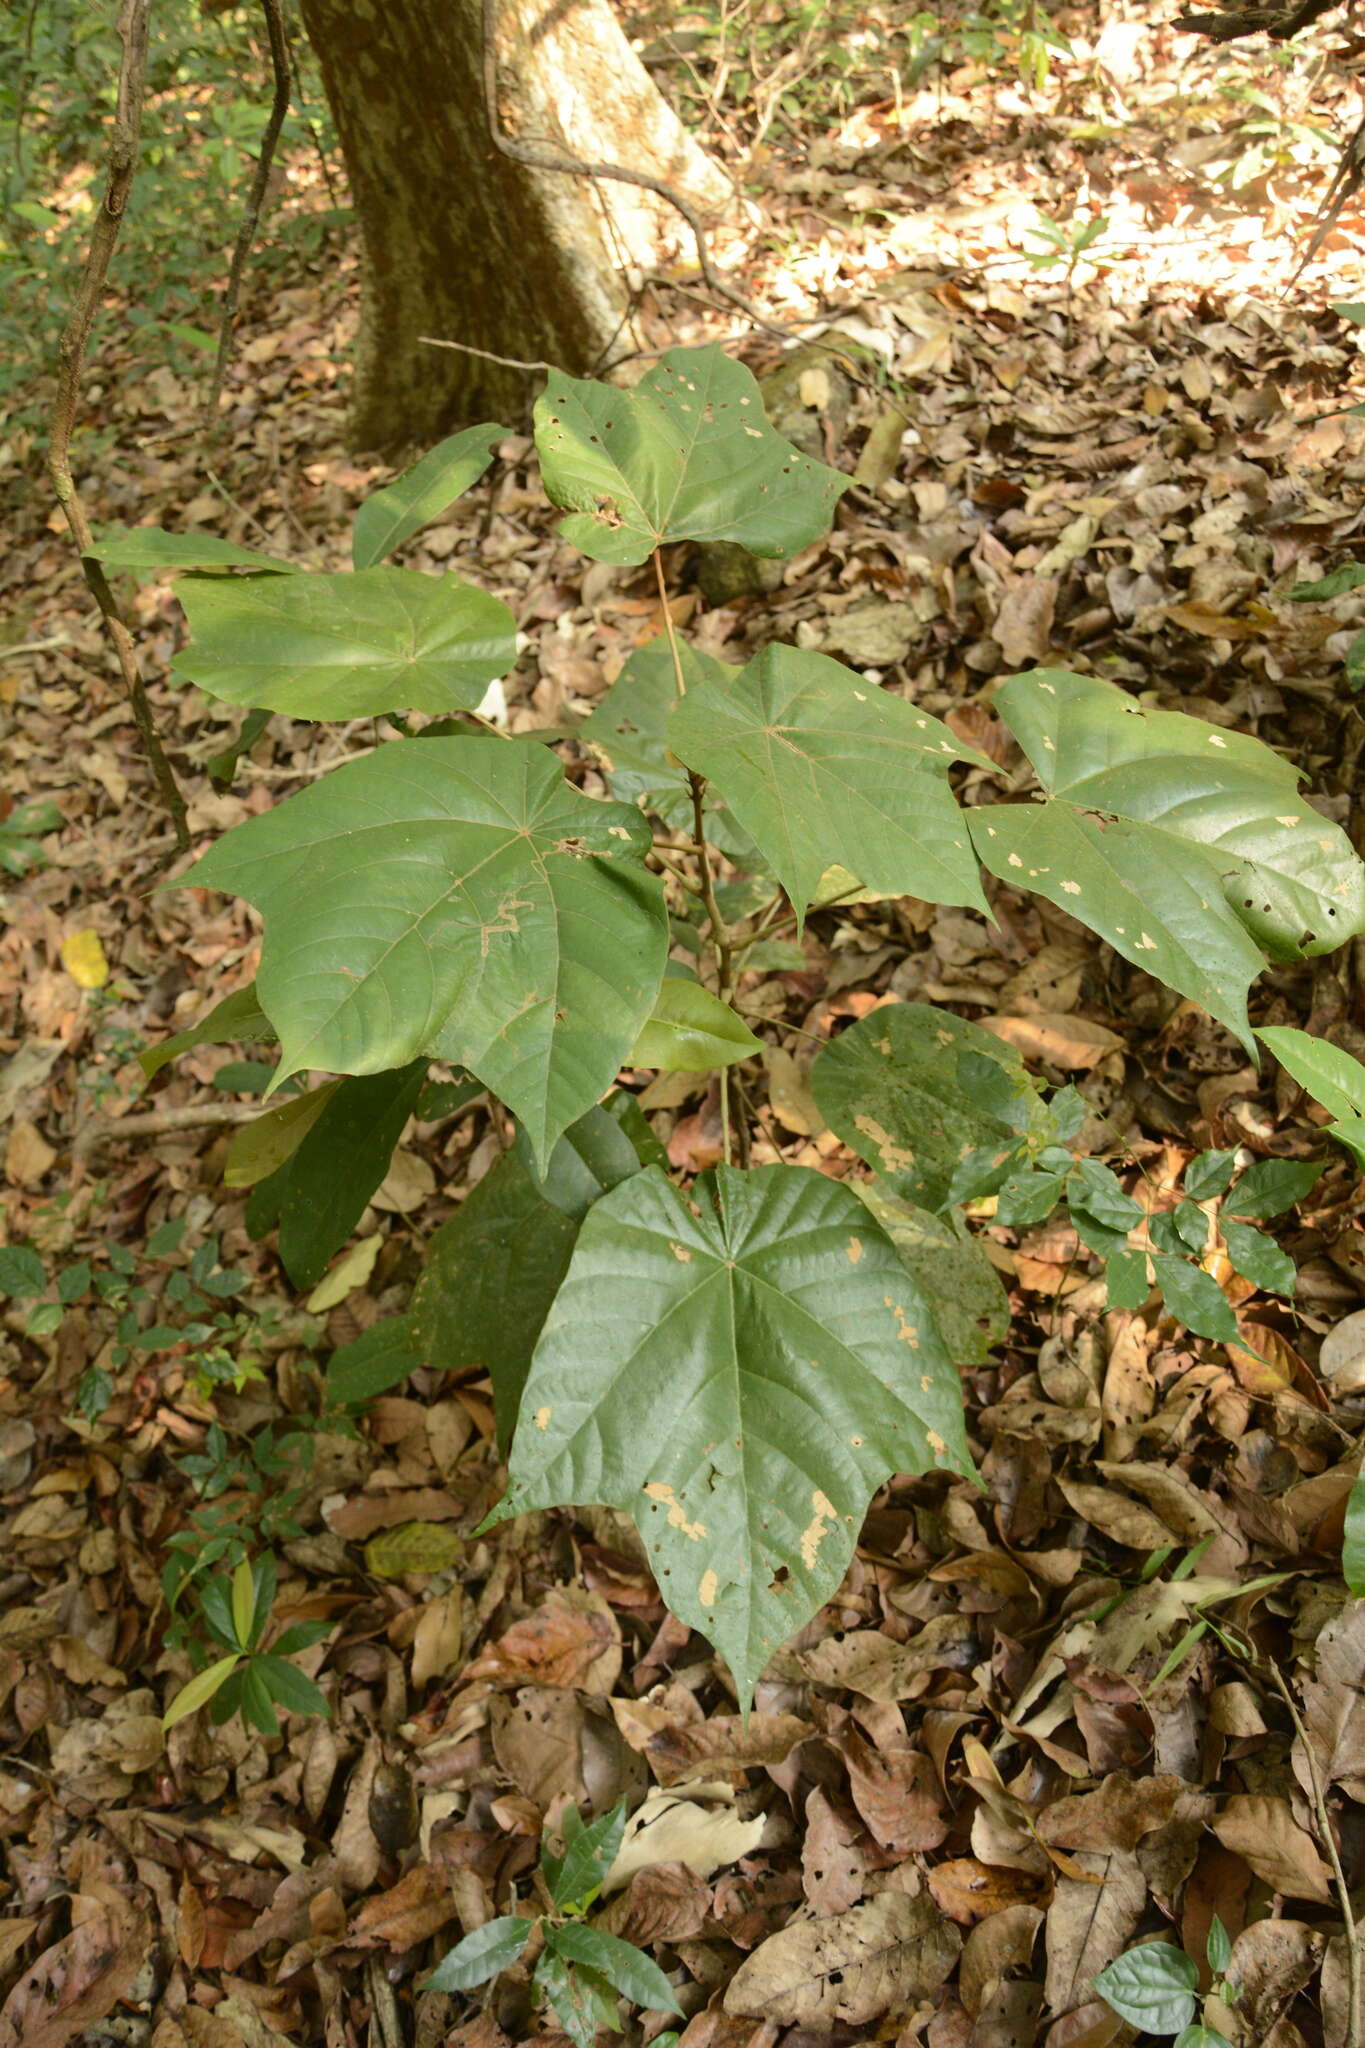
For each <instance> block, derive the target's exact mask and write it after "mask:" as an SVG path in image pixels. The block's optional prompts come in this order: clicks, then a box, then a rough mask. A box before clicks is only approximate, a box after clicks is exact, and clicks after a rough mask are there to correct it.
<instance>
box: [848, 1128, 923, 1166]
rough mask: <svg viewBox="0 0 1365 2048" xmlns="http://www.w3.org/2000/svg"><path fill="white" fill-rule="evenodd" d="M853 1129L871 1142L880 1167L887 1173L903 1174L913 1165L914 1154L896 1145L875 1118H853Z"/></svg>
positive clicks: (888, 1132)
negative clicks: (877, 1153)
mask: <svg viewBox="0 0 1365 2048" xmlns="http://www.w3.org/2000/svg"><path fill="white" fill-rule="evenodd" d="M853 1127H854V1129H855V1130H858V1131H861V1132H862V1134H863V1136H864V1137H865V1138H870V1139H871V1140H872V1142H873V1144H874V1145H875V1146H876V1147H877V1150H878V1152H879V1153H880V1154H881V1161H882V1165H883V1167H884V1168H885V1170H886V1171H887V1173H904V1172H905V1170H906V1168H907V1167H910V1166H913V1165H914V1163H915V1155H914V1153H913V1152H911V1151H909V1150H907V1148H906V1147H905V1146H904V1145H898V1144H897V1143H896V1141H895V1139H894V1138H893V1137H892V1135H891V1133H890V1131H887V1130H883V1128H882V1126H881V1125H880V1124H879V1123H878V1122H877V1120H876V1118H875V1117H871V1116H865V1115H864V1116H855V1117H854V1119H853Z"/></svg>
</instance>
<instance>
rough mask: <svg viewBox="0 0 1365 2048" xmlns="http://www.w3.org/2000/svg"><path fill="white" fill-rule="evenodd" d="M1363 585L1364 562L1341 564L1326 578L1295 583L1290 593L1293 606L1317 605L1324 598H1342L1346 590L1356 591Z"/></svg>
mask: <svg viewBox="0 0 1365 2048" xmlns="http://www.w3.org/2000/svg"><path fill="white" fill-rule="evenodd" d="M1362 583H1365V562H1343V563H1342V565H1341V567H1340V568H1339V569H1333V570H1332V572H1331V574H1330V575H1328V576H1319V577H1318V579H1317V581H1316V582H1314V583H1296V584H1295V585H1294V588H1293V589H1292V590H1291V591H1290V593H1289V596H1290V600H1291V602H1292V603H1294V604H1317V603H1319V602H1321V601H1322V600H1323V599H1325V598H1331V597H1342V596H1344V595H1345V593H1346V592H1347V591H1348V590H1357V589H1359V587H1360V585H1361V584H1362Z"/></svg>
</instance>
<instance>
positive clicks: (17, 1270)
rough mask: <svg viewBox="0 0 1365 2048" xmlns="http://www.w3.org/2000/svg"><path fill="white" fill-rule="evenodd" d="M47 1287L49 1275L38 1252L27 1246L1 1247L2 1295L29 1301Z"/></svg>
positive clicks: (9, 1245) (0, 1274)
mask: <svg viewBox="0 0 1365 2048" xmlns="http://www.w3.org/2000/svg"><path fill="white" fill-rule="evenodd" d="M46 1286H47V1273H46V1270H45V1268H44V1266H43V1262H42V1260H41V1259H40V1258H39V1257H38V1254H37V1252H35V1251H31V1250H30V1249H29V1247H28V1246H27V1245H26V1244H7V1245H0V1295H4V1296H5V1297H6V1298H7V1299H9V1300H12V1301H27V1300H28V1298H29V1296H30V1295H34V1294H41V1293H42V1292H43V1290H44V1288H45V1287H46Z"/></svg>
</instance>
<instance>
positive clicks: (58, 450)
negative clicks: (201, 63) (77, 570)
mask: <svg viewBox="0 0 1365 2048" xmlns="http://www.w3.org/2000/svg"><path fill="white" fill-rule="evenodd" d="M117 33H118V36H119V40H120V41H121V43H122V44H123V59H122V63H121V64H120V67H119V79H118V104H117V107H116V109H115V113H114V123H113V129H112V132H111V134H110V140H109V156H108V174H107V179H106V183H105V189H104V200H103V203H102V205H101V207H100V210H99V212H98V214H97V215H96V217H95V228H94V233H93V234H92V235H91V238H90V250H89V254H88V255H87V257H86V261H85V271H84V274H83V275H82V277H81V280H80V283H79V284H78V285H77V287H76V290H75V292H74V294H73V296H72V300H71V317H70V318H69V320H68V321H67V323H66V332H65V333H64V334H63V336H62V342H61V350H60V366H59V369H58V374H57V396H56V398H55V400H54V402H53V406H52V426H51V433H50V439H49V442H48V453H47V466H48V471H49V474H50V475H51V477H52V484H53V489H54V490H55V492H56V494H57V502H58V504H59V505H60V506H61V508H62V511H63V512H64V513H65V514H66V523H67V525H68V526H69V527H70V529H71V537H72V539H73V540H74V541H75V543H76V547H77V550H78V551H79V553H80V557H81V568H82V569H83V570H84V572H85V580H86V583H87V584H88V585H89V587H90V594H91V596H92V597H93V598H94V600H95V603H96V604H97V605H98V606H99V609H100V614H101V617H102V618H103V620H104V624H105V628H106V630H107V632H108V634H109V638H110V640H111V641H112V642H113V645H114V653H115V655H116V656H117V658H118V665H119V670H120V672H121V674H122V676H123V683H124V688H125V689H126V690H127V692H128V701H129V703H130V704H131V706H132V711H133V723H134V724H135V725H136V727H137V732H138V738H139V739H140V740H141V742H142V751H143V753H144V754H145V756H146V758H147V762H148V765H149V766H150V768H151V771H152V775H153V777H154V778H155V781H156V786H157V789H158V791H159V792H160V795H161V801H162V803H163V804H164V805H165V807H166V811H167V813H168V815H169V817H170V820H171V824H172V825H173V827H174V828H175V843H176V846H177V848H178V849H179V851H180V852H182V853H184V852H186V851H188V848H189V843H190V832H189V825H188V822H187V819H186V813H185V799H184V797H183V796H182V795H181V793H180V785H179V783H178V782H177V781H176V779H175V771H174V769H173V768H172V767H171V764H170V762H169V761H168V760H167V759H166V755H165V752H164V750H163V748H162V745H161V739H160V735H159V734H158V732H157V730H156V726H155V724H154V723H153V720H152V707H151V705H150V703H149V702H148V699H147V685H146V683H145V682H144V681H143V679H142V673H141V671H140V669H139V668H138V664H137V655H136V653H135V652H134V648H133V637H132V634H131V633H130V632H129V631H128V628H127V626H126V625H125V624H124V621H123V616H122V614H121V613H120V611H119V608H118V605H117V604H116V603H115V601H114V594H113V592H112V590H111V589H110V588H109V581H108V578H107V577H106V576H105V573H104V570H103V568H102V567H101V565H100V563H99V562H98V561H97V560H96V559H95V557H94V555H93V554H92V553H91V552H90V551H91V549H92V548H93V547H94V545H95V538H94V535H93V534H92V532H91V530H90V522H89V520H88V519H87V518H86V516H85V507H84V505H83V504H82V503H81V498H80V493H79V492H78V490H77V489H76V481H75V478H74V477H73V475H72V473H71V432H72V428H73V427H74V425H75V422H76V402H77V398H78V396H79V393H80V381H81V370H82V367H83V366H84V363H85V351H86V345H87V343H88V342H89V340H90V330H91V328H92V327H93V325H94V323H95V313H96V310H97V309H98V306H99V302H100V295H101V293H102V292H103V290H104V280H105V276H106V274H107V272H108V269H109V259H110V257H111V256H112V255H113V253H114V244H115V242H116V241H117V240H118V232H119V228H120V226H121V224H122V221H123V211H124V208H125V206H126V205H127V203H128V192H129V188H130V187H131V185H132V182H133V172H134V170H135V168H136V166H137V141H138V131H139V128H140V127H141V123H142V97H143V90H144V86H145V82H146V69H147V0H124V4H123V6H122V7H121V8H120V10H119V17H118V28H117Z"/></svg>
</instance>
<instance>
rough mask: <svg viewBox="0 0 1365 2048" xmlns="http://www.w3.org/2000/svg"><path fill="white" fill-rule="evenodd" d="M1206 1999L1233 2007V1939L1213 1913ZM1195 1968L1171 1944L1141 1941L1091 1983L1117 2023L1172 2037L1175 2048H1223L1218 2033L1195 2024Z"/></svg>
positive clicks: (1222, 2042) (1196, 2006)
mask: <svg viewBox="0 0 1365 2048" xmlns="http://www.w3.org/2000/svg"><path fill="white" fill-rule="evenodd" d="M1207 1955H1208V1963H1209V1969H1210V1971H1211V1972H1212V1973H1213V1986H1212V1992H1211V1995H1212V1996H1214V1997H1217V1998H1221V1999H1222V2000H1223V2002H1224V2004H1225V2005H1232V2004H1234V2003H1235V2001H1236V1998H1237V1993H1236V1990H1235V1989H1234V1988H1233V1986H1232V1985H1230V1984H1229V1983H1228V1980H1227V1969H1228V1966H1229V1964H1230V1963H1231V1961H1232V1941H1231V1938H1230V1937H1229V1934H1228V1931H1227V1929H1226V1927H1224V1925H1223V1923H1222V1921H1221V1920H1220V1919H1219V1917H1218V1915H1217V1914H1216V1913H1215V1914H1214V1916H1213V1923H1212V1925H1211V1926H1210V1928H1209V1937H1208V1948H1207ZM1198 1983H1199V1965H1198V1964H1197V1963H1196V1962H1195V1960H1194V1957H1193V1956H1189V1955H1186V1953H1185V1951H1184V1949H1183V1948H1177V1947H1176V1946H1175V1943H1174V1942H1170V1941H1144V1942H1141V1943H1139V1945H1138V1946H1137V1947H1136V1948H1130V1949H1128V1950H1127V1951H1126V1952H1125V1953H1124V1954H1123V1955H1121V1956H1119V1957H1118V1958H1117V1960H1116V1961H1114V1962H1112V1963H1110V1965H1109V1967H1108V1969H1107V1970H1101V1972H1100V1974H1099V1976H1098V1977H1096V1979H1095V1989H1096V1990H1097V1991H1098V1992H1099V1994H1100V1996H1101V1998H1103V1999H1104V2001H1105V2003H1106V2004H1107V2005H1111V2006H1112V2007H1113V2008H1114V2011H1115V2012H1116V2013H1117V2014H1118V2016H1119V2018H1120V2019H1124V2020H1127V2022H1128V2024H1129V2025H1130V2026H1133V2027H1137V2028H1139V2029H1140V2030H1141V2031H1142V2032H1143V2033H1145V2034H1174V2035H1175V2036H1176V2041H1175V2048H1226V2043H1225V2041H1224V2038H1223V2036H1222V2035H1221V2034H1219V2033H1215V2031H1214V2030H1213V2028H1212V2027H1206V2026H1203V2025H1201V2024H1199V2023H1198V2022H1196V2020H1195V2017H1194V2016H1195V2013H1196V2011H1197V2010H1198V2003H1199V2001H1198V1999H1197V1997H1196V1995H1195V1993H1196V1987H1197V1985H1198Z"/></svg>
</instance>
